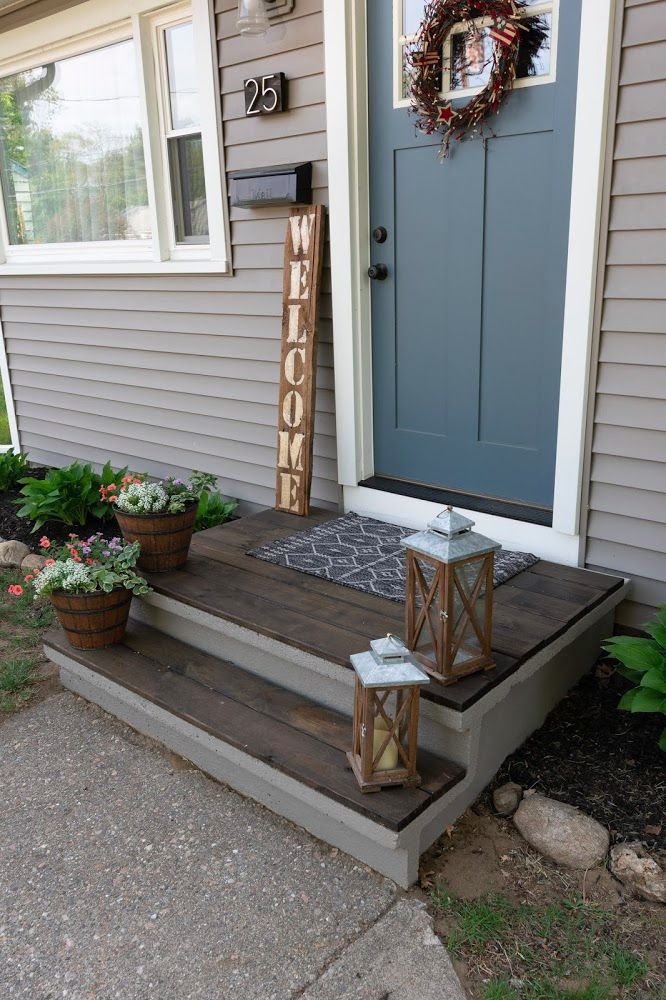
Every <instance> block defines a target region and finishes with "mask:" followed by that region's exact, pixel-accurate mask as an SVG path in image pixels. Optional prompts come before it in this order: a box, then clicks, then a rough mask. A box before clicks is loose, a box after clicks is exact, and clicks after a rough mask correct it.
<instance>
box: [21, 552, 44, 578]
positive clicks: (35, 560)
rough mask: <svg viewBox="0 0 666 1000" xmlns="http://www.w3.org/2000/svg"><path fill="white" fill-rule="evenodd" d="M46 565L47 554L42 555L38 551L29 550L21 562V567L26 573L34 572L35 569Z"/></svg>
mask: <svg viewBox="0 0 666 1000" xmlns="http://www.w3.org/2000/svg"><path fill="white" fill-rule="evenodd" d="M45 565H46V557H45V556H40V555H38V554H37V553H36V552H29V553H28V555H27V556H26V557H25V559H24V560H23V562H22V563H21V569H22V570H23V572H24V573H32V572H33V571H34V570H40V569H44V566H45Z"/></svg>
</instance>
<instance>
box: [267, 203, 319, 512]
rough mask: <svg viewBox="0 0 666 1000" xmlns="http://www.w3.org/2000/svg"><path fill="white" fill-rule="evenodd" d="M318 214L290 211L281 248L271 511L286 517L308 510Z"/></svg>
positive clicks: (313, 208)
mask: <svg viewBox="0 0 666 1000" xmlns="http://www.w3.org/2000/svg"><path fill="white" fill-rule="evenodd" d="M324 213H325V209H324V207H323V206H322V205H306V206H305V207H302V208H292V210H291V215H290V216H289V219H288V224H287V237H286V240H285V248H284V281H283V294H282V350H281V356H280V391H279V395H278V449H277V452H278V453H277V488H276V498H275V506H276V508H277V509H278V510H286V511H289V512H290V513H292V514H307V513H309V509H310V485H311V483H312V443H313V439H314V419H315V372H316V368H317V320H318V313H319V305H318V301H319V285H320V282H321V268H322V261H323V256H324V222H325V214H324Z"/></svg>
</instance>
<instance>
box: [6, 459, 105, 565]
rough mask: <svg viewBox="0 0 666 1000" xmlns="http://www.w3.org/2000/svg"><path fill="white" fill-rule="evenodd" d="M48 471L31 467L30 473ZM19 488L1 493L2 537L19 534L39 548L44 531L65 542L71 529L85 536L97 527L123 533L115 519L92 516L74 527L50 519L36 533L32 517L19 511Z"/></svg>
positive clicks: (40, 475)
mask: <svg viewBox="0 0 666 1000" xmlns="http://www.w3.org/2000/svg"><path fill="white" fill-rule="evenodd" d="M48 471H49V470H48V469H45V468H31V469H30V472H29V475H30V476H33V477H34V478H35V479H44V477H45V476H46V473H47V472H48ZM19 490H20V487H19ZM19 490H5V492H4V493H0V539H10V538H16V539H18V541H20V542H25V544H26V545H29V546H30V548H31V549H34V550H35V551H38V550H39V539H40V538H41V537H42V536H43V535H47V536H48V538H50V539H51V540H52V541H55V542H64V541H66V539H67V538H68V537H69V535H70V534H71V533H72V532H76V534H77V535H82V536H83V537H84V538H87V537H88V536H90V535H92V534H93V533H94V532H96V531H103V532H104V533H105V534H106V535H109V534H111V535H119V534H120V531H119V530H118V526H117V524H116V522H115V519H112V520H111V521H98V520H97V519H93V520H91V521H88V523H87V524H85V525H84V526H83V527H78V526H77V527H74V528H73V527H70V525H67V524H60V523H59V522H57V521H47V522H46V524H44V525H43V527H41V528H40V529H39V531H35V532H34V533H33V532H32V526H33V525H32V521H28V520H26V519H25V518H24V517H18V515H17V513H16V512H17V510H18V507H17V505H16V503H15V501H16V500H18V499H19Z"/></svg>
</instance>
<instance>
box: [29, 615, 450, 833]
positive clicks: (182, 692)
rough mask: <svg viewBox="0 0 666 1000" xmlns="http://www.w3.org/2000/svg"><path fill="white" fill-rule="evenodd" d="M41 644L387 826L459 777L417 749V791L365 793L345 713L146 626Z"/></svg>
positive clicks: (399, 823) (55, 634)
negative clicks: (78, 646)
mask: <svg viewBox="0 0 666 1000" xmlns="http://www.w3.org/2000/svg"><path fill="white" fill-rule="evenodd" d="M45 644H46V646H47V647H50V648H51V649H54V650H56V651H57V652H60V653H62V654H64V655H66V656H69V657H71V658H72V659H74V660H76V661H77V662H79V663H82V664H83V665H84V666H86V667H88V668H89V669H91V670H93V671H95V672H96V673H99V674H100V675H102V676H104V677H106V678H108V679H109V680H111V681H114V682H115V683H117V684H120V685H122V686H123V687H125V688H127V689H128V690H130V691H132V692H134V693H135V694H137V695H140V696H141V697H143V698H146V699H147V700H149V701H150V702H152V703H153V704H155V705H158V706H159V707H161V708H164V709H166V710H167V711H169V712H171V713H172V714H174V715H176V716H178V717H179V718H182V719H184V720H185V721H187V722H190V723H192V724H193V725H195V726H197V727H198V728H200V729H203V730H205V731H206V732H208V733H210V734H211V735H213V736H215V737H217V738H218V739H221V740H223V741H224V742H225V743H228V744H230V745H231V746H234V747H235V748H237V749H239V750H242V751H243V752H245V753H247V754H249V755H250V756H252V757H254V758H255V759H257V760H261V761H263V762H264V763H266V764H269V765H270V766H271V767H274V768H276V769H277V770H279V771H281V772H282V773H284V774H287V775H289V776H290V777H292V778H295V779H296V780H298V781H300V782H302V783H303V784H305V785H307V786H308V787H309V788H313V789H315V790H316V791H318V792H321V793H322V794H323V795H325V796H327V797H329V798H331V799H334V800H335V801H337V802H340V803H341V804H343V805H345V806H346V807H347V808H349V809H353V810H354V811H355V812H358V813H361V814H362V815H364V816H367V817H368V818H370V819H372V820H374V821H375V822H377V823H380V824H381V825H383V826H386V827H388V828H389V829H392V830H401V829H402V828H403V827H404V826H406V825H407V824H408V823H410V822H411V821H412V820H413V819H414V818H415V817H416V816H418V815H419V814H420V813H421V812H422V811H423V810H424V809H426V808H427V807H428V806H429V805H430V804H431V803H432V802H433V801H435V799H436V798H438V797H439V796H440V795H442V794H444V792H446V791H448V790H449V789H450V788H452V787H453V786H454V785H455V784H456V783H457V782H458V781H460V780H461V779H462V777H463V776H464V772H463V770H462V769H461V768H460V767H458V765H456V764H454V763H452V762H451V761H447V760H444V759H443V758H440V757H437V756H435V755H434V754H430V753H426V752H424V751H421V752H419V768H420V771H421V776H422V782H421V786H420V787H419V788H410V789H406V788H399V789H398V788H395V789H390V790H387V791H381V792H377V793H374V794H372V795H364V794H363V793H362V792H361V791H360V789H359V788H358V785H357V783H356V780H355V778H354V776H353V774H352V772H351V769H350V767H349V765H348V762H347V759H346V757H345V751H346V750H347V749H348V748H349V746H350V744H351V719H350V718H348V717H346V716H344V715H342V714H341V713H338V712H334V711H332V710H330V709H327V708H324V707H323V706H321V705H318V704H316V703H315V702H313V701H311V700H310V699H307V698H304V697H302V696H299V695H296V694H293V693H292V692H289V691H287V690H285V689H284V688H281V687H279V686H278V685H276V684H273V683H272V682H270V681H265V680H263V679H262V678H260V677H257V676H255V675H252V674H250V673H249V672H247V671H244V670H242V669H241V668H240V667H236V666H234V665H233V664H231V663H228V662H227V661H225V660H219V659H216V658H215V657H212V656H209V655H208V654H206V653H202V652H200V651H199V650H196V649H194V648H193V647H191V646H187V645H185V644H184V643H181V642H178V641H177V640H175V639H172V638H170V637H168V636H166V635H164V634H163V633H160V632H158V631H156V630H154V629H152V628H149V627H148V626H146V625H140V624H138V623H131V624H130V627H129V629H128V632H127V637H126V639H125V641H124V642H123V643H121V644H119V645H116V646H113V647H109V648H107V649H101V650H75V649H72V647H71V646H69V644H68V643H67V641H66V639H65V638H64V635H63V634H62V632H60V630H59V629H52V630H51V631H50V632H49V633H48V634H47V635H46V637H45Z"/></svg>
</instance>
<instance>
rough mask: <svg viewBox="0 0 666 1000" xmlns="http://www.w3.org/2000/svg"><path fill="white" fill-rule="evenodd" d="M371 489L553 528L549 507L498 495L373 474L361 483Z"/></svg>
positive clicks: (551, 512) (551, 513) (360, 484)
mask: <svg viewBox="0 0 666 1000" xmlns="http://www.w3.org/2000/svg"><path fill="white" fill-rule="evenodd" d="M358 485H359V486H364V487H366V489H370V490H381V491H382V492H384V493H397V494H398V495H399V496H403V497H413V498H414V499H416V500H428V501H430V502H431V503H441V504H442V505H448V504H451V505H452V506H455V507H464V508H465V509H466V510H477V511H478V512H479V513H480V514H494V515H495V516H496V517H509V518H511V519H512V520H514V521H525V522H527V523H528V524H541V525H544V526H545V527H547V528H550V527H552V524H553V511H552V509H551V508H549V507H531V506H529V505H528V504H522V503H516V502H515V501H511V500H499V499H496V498H495V497H483V496H478V495H475V494H473V493H460V492H458V491H457V490H447V489H442V488H441V487H439V486H424V485H423V484H422V483H410V482H407V481H406V480H404V479H390V478H389V477H388V476H370V478H369V479H364V480H363V482H360V483H359V484H358Z"/></svg>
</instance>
